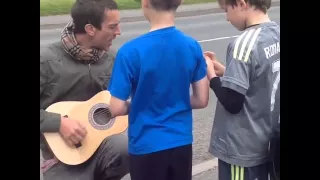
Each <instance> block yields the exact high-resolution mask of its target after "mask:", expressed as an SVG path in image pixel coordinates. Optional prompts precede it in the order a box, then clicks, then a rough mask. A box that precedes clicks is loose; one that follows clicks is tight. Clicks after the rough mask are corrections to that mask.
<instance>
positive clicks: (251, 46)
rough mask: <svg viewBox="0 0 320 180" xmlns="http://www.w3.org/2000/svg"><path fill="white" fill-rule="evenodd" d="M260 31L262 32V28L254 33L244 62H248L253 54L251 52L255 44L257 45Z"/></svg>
mask: <svg viewBox="0 0 320 180" xmlns="http://www.w3.org/2000/svg"><path fill="white" fill-rule="evenodd" d="M260 31H261V28H258V29H257V30H256V31H255V32H254V34H253V37H252V39H251V41H250V44H249V47H248V50H247V53H246V55H245V56H244V59H243V61H244V62H247V61H248V59H249V56H250V53H251V51H252V48H253V46H254V43H255V42H256V40H257V37H258V35H259V33H260Z"/></svg>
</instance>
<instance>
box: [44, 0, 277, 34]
mask: <svg viewBox="0 0 320 180" xmlns="http://www.w3.org/2000/svg"><path fill="white" fill-rule="evenodd" d="M272 6H280V0H273V1H272ZM219 12H223V10H222V9H220V8H219V5H218V3H216V2H214V3H202V4H191V5H181V6H180V7H179V8H178V10H177V15H176V16H177V17H185V16H196V15H206V14H211V13H219ZM120 15H121V22H134V21H144V20H145V18H144V17H143V13H142V10H141V9H134V10H121V12H120ZM70 19H71V17H70V15H58V16H42V17H40V28H41V26H42V27H45V26H60V27H61V26H64V25H65V24H66V23H68V22H69V21H70Z"/></svg>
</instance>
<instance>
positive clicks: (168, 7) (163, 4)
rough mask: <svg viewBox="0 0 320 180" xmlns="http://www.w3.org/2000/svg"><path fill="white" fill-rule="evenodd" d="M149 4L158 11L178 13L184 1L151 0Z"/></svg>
mask: <svg viewBox="0 0 320 180" xmlns="http://www.w3.org/2000/svg"><path fill="white" fill-rule="evenodd" d="M149 2H150V4H151V6H152V8H153V9H155V10H157V11H176V10H177V9H178V7H179V6H180V4H181V3H182V0H149Z"/></svg>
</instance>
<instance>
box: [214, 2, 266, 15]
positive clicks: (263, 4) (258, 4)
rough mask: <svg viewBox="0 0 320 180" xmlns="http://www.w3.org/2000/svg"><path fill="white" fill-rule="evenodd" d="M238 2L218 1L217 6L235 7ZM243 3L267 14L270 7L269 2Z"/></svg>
mask: <svg viewBox="0 0 320 180" xmlns="http://www.w3.org/2000/svg"><path fill="white" fill-rule="evenodd" d="M237 1H238V0H219V4H220V5H222V6H224V5H231V6H236V5H237ZM244 2H246V3H248V4H250V5H251V6H254V7H255V8H256V9H258V10H260V11H262V12H264V13H267V10H268V9H269V8H270V7H271V0H244Z"/></svg>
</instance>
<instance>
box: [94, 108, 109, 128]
mask: <svg viewBox="0 0 320 180" xmlns="http://www.w3.org/2000/svg"><path fill="white" fill-rule="evenodd" d="M111 118H112V115H111V112H110V110H109V109H108V108H98V109H96V110H95V111H94V113H93V120H94V122H95V123H97V124H98V125H100V126H103V125H106V124H108V123H109V122H110V120H111Z"/></svg>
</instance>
